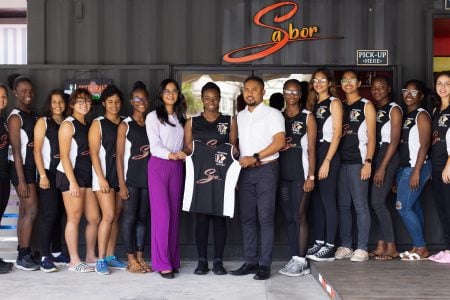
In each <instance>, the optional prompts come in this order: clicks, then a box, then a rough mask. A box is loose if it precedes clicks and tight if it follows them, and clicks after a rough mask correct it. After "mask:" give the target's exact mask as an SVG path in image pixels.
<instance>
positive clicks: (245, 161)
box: [239, 156, 256, 168]
mask: <svg viewBox="0 0 450 300" xmlns="http://www.w3.org/2000/svg"><path fill="white" fill-rule="evenodd" d="M239 164H240V165H241V167H242V168H248V167H250V166H254V165H255V164H256V158H254V157H253V156H243V157H241V158H240V159H239Z"/></svg>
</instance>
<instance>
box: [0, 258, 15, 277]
mask: <svg viewBox="0 0 450 300" xmlns="http://www.w3.org/2000/svg"><path fill="white" fill-rule="evenodd" d="M13 265H14V264H13V263H10V262H6V261H4V260H3V259H2V258H0V274H6V273H9V272H11V270H12V267H13Z"/></svg>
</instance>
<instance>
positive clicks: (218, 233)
mask: <svg viewBox="0 0 450 300" xmlns="http://www.w3.org/2000/svg"><path fill="white" fill-rule="evenodd" d="M201 95H202V102H203V110H204V111H203V113H201V114H200V116H198V117H192V118H191V119H189V120H187V121H186V124H185V126H184V145H185V150H184V151H185V152H187V153H188V154H189V153H192V143H193V141H194V140H199V141H201V142H203V143H205V144H207V145H210V146H212V147H214V146H219V145H221V144H223V143H230V144H232V145H234V146H236V142H237V123H236V120H235V119H234V118H233V117H231V116H225V115H222V114H221V113H220V112H219V103H220V89H219V87H218V86H217V85H216V84H215V83H213V82H208V83H207V84H205V85H204V86H203V88H202V94H201ZM210 220H212V222H213V228H214V242H215V244H214V246H215V248H214V263H213V272H214V274H216V275H224V274H226V273H227V271H226V270H225V268H224V267H223V263H222V259H223V251H224V248H225V240H226V234H227V226H226V218H225V217H220V216H211V215H206V214H199V213H197V214H196V216H195V243H196V245H197V252H198V256H199V258H198V266H197V268H196V269H195V271H194V274H197V275H204V274H206V273H208V271H209V268H208V257H207V247H208V232H209V223H210Z"/></svg>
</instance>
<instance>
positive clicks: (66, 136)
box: [58, 122, 80, 198]
mask: <svg viewBox="0 0 450 300" xmlns="http://www.w3.org/2000/svg"><path fill="white" fill-rule="evenodd" d="M74 132H75V129H74V127H73V124H72V123H71V122H63V123H62V124H61V127H60V128H59V131H58V141H59V159H60V162H61V164H62V167H63V169H64V174H65V175H66V177H67V180H69V184H70V185H69V192H70V195H71V196H72V197H76V198H78V197H80V187H79V186H78V182H77V179H76V178H75V174H74V172H73V166H72V162H71V161H70V147H71V145H72V137H73V134H74Z"/></svg>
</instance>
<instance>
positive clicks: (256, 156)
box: [253, 152, 261, 163]
mask: <svg viewBox="0 0 450 300" xmlns="http://www.w3.org/2000/svg"><path fill="white" fill-rule="evenodd" d="M253 158H255V159H256V162H257V163H260V162H261V159H259V153H258V152H256V153H253Z"/></svg>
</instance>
